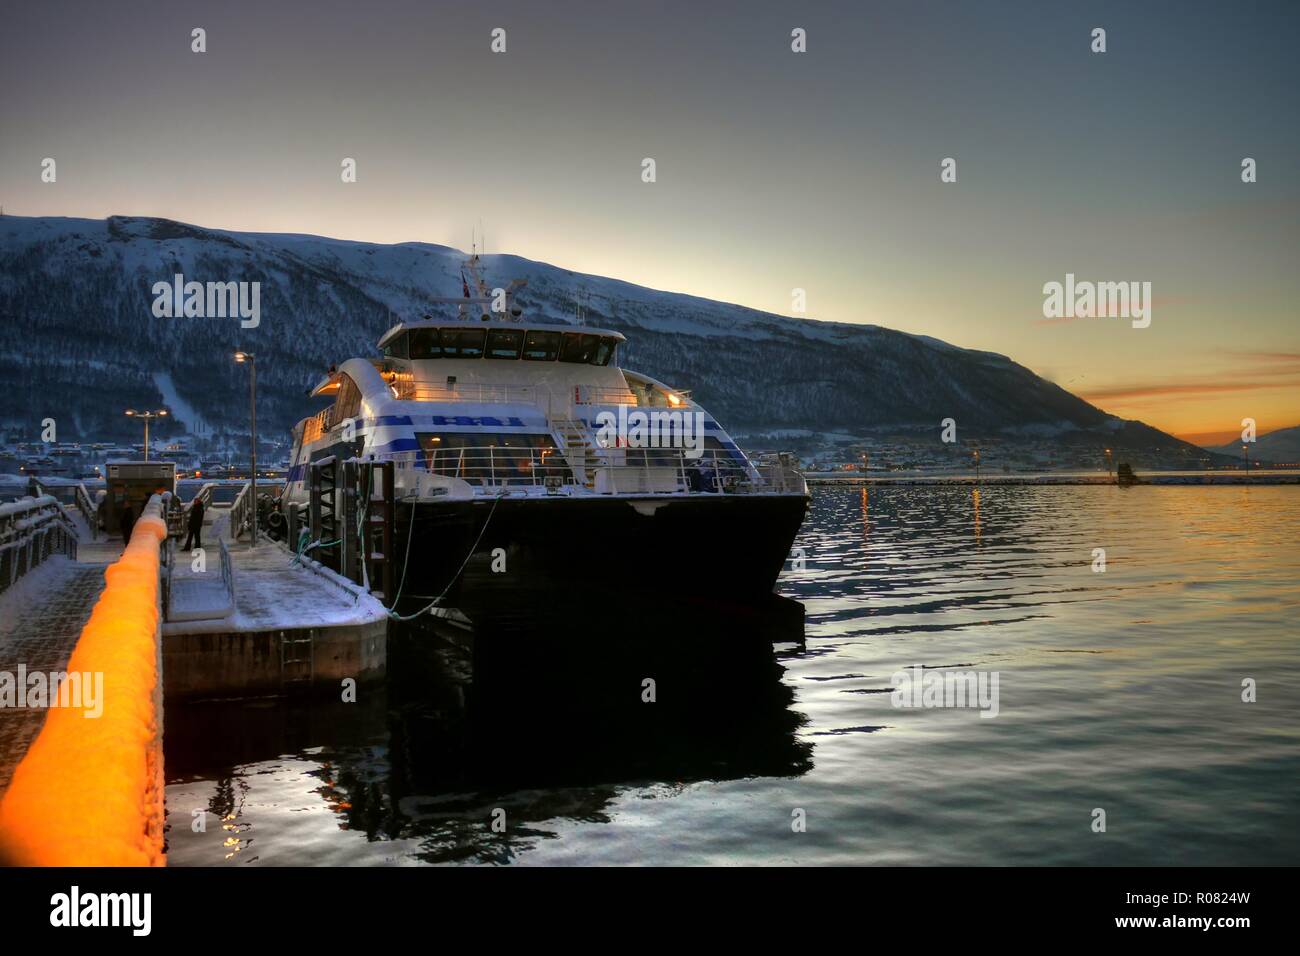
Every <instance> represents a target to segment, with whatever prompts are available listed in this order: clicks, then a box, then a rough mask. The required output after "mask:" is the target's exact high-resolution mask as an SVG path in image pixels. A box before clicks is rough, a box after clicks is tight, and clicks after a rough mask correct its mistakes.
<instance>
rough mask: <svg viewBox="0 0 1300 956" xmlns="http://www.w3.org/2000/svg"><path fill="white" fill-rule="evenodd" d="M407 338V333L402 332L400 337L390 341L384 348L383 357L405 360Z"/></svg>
mask: <svg viewBox="0 0 1300 956" xmlns="http://www.w3.org/2000/svg"><path fill="white" fill-rule="evenodd" d="M409 337H410V334H409V333H407V332H403V333H402V334H401V335H398V336H397V337H395V338H393V339H391V340H390V341H389V343H388V344H387V345H385V346H384V355H385V356H387V357H388V358H401V359H404V358H406V357H407V354H406V345H407V339H408V338H409Z"/></svg>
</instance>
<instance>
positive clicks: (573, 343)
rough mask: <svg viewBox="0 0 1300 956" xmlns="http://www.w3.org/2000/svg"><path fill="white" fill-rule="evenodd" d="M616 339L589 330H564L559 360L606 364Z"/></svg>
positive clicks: (586, 363) (611, 354) (612, 354)
mask: <svg viewBox="0 0 1300 956" xmlns="http://www.w3.org/2000/svg"><path fill="white" fill-rule="evenodd" d="M616 344H617V340H616V339H613V338H610V337H609V336H607V335H605V336H602V335H593V334H591V333H589V332H565V333H564V341H563V342H562V343H561V344H560V361H561V362H578V363H581V364H583V365H608V364H609V360H610V359H611V358H613V357H614V346H615V345H616Z"/></svg>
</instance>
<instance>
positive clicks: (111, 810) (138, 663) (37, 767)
mask: <svg viewBox="0 0 1300 956" xmlns="http://www.w3.org/2000/svg"><path fill="white" fill-rule="evenodd" d="M166 537H167V523H166V521H165V520H164V518H163V514H162V501H161V499H160V498H159V496H157V495H154V496H153V497H152V498H150V499H149V503H148V504H147V505H146V506H145V509H144V513H143V514H142V515H141V517H140V519H139V520H138V521H137V522H136V523H135V526H134V528H133V529H132V531H131V540H130V543H129V544H128V545H127V546H126V550H125V551H124V552H123V554H122V557H121V558H119V559H118V561H117V562H116V563H114V564H112V565H110V566H109V567H108V569H107V570H106V571H105V573H104V577H105V580H106V582H107V583H106V586H105V588H104V591H103V593H102V594H101V595H100V597H99V601H98V602H97V603H96V604H95V608H94V610H93V611H92V612H91V615H90V620H88V621H87V622H86V625H85V627H83V628H82V630H81V636H80V637H79V638H78V640H77V645H76V647H75V648H74V649H73V651H72V656H71V657H70V658H69V660H68V663H67V667H66V671H67V673H68V674H70V675H71V674H79V675H83V678H82V684H83V685H84V684H85V682H86V681H87V680H90V679H93V682H94V685H95V686H96V688H97V691H98V692H97V693H96V694H95V697H96V698H97V700H96V702H95V703H94V706H93V707H92V706H91V702H90V701H87V700H85V696H84V695H79V696H81V700H80V701H77V703H80V704H82V706H66V707H65V706H59V707H51V708H49V710H48V712H47V714H46V717H45V725H44V726H43V727H42V728H41V732H40V734H39V735H38V736H37V737H36V740H35V741H33V742H32V745H31V747H29V748H28V750H27V754H26V756H24V757H23V759H22V760H21V761H20V762H19V764H18V766H17V768H16V769H15V771H14V776H13V781H12V782H11V783H10V785H9V789H8V790H7V791H6V792H5V795H4V799H3V800H2V801H0V847H3V848H4V853H5V860H4V862H6V863H14V864H18V865H24V866H161V865H163V863H164V862H165V861H164V854H163V775H162V746H161V703H162V685H161V682H160V680H159V677H160V674H161V669H160V666H159V660H160V647H161V645H160V643H159V613H158V561H159V545H160V544H161V543H162V542H163V541H164V540H166ZM65 686H66V685H65ZM69 696H71V695H69ZM96 711H97V713H96Z"/></svg>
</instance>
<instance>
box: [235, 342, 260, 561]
mask: <svg viewBox="0 0 1300 956" xmlns="http://www.w3.org/2000/svg"><path fill="white" fill-rule="evenodd" d="M235 361H236V362H238V363H240V364H241V365H242V364H247V365H248V418H249V424H250V431H251V432H252V436H251V449H250V454H249V465H250V467H249V469H248V471H249V481H250V485H249V489H248V491H249V494H250V495H252V498H253V500H252V517H251V518H250V519H249V521H250V525H251V537H250V541H251V543H250V545H249V546H250V547H253V548H255V547H257V356H255V355H254V354H253V353H252V352H236V353H235Z"/></svg>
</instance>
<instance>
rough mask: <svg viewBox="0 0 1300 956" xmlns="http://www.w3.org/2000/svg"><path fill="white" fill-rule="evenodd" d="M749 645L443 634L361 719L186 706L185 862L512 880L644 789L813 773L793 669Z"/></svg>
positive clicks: (621, 636) (416, 637)
mask: <svg viewBox="0 0 1300 956" xmlns="http://www.w3.org/2000/svg"><path fill="white" fill-rule="evenodd" d="M426 620H427V619H426ZM669 635H676V636H671V637H670V636H669ZM750 637H752V635H746V634H738V633H735V625H734V624H733V625H728V624H727V623H726V622H724V621H718V620H713V621H708V620H705V619H702V618H699V617H695V618H693V619H691V620H688V621H683V620H678V621H677V622H676V627H675V628H669V629H665V625H664V623H663V622H659V623H658V624H655V623H653V622H651V621H649V620H646V619H644V618H641V617H638V618H637V620H636V621H633V622H625V623H623V624H621V625H620V628H619V630H618V632H617V633H610V632H609V631H605V632H603V633H600V634H579V633H571V632H566V631H562V630H556V629H554V627H552V628H550V629H548V630H547V631H545V632H525V631H515V632H501V633H493V634H483V633H480V634H472V633H470V632H467V631H463V630H461V629H458V628H454V627H449V626H446V625H437V626H434V625H431V624H428V623H426V624H424V625H422V626H420V627H412V626H407V627H405V628H404V629H401V630H400V631H397V632H395V633H394V634H392V635H391V636H390V639H389V654H390V660H389V677H388V679H387V680H386V681H385V682H383V683H382V684H379V685H376V686H371V687H365V686H363V687H362V688H361V692H360V694H359V699H358V702H357V703H344V702H342V701H341V700H332V699H319V698H317V699H312V700H290V699H284V698H267V699H259V700H242V701H209V702H185V703H177V704H175V705H172V706H169V707H168V708H167V711H166V714H165V720H166V755H165V756H166V769H167V775H168V778H169V781H170V783H169V787H168V813H169V832H168V841H169V846H168V853H169V859H170V861H171V862H172V863H173V864H218V863H222V862H225V861H229V862H264V863H277V864H286V863H290V864H315V863H321V862H324V861H325V859H327V858H328V855H329V853H330V852H332V851H333V849H336V848H337V847H338V845H339V844H338V840H339V838H338V836H333V837H332V836H330V833H331V832H334V833H337V831H340V830H342V831H351V832H353V833H354V834H356V836H357V837H358V838H363V839H364V841H365V846H364V847H358V846H350V848H349V849H348V851H347V858H346V860H344V862H401V861H408V862H410V861H422V862H455V861H468V862H494V863H502V862H509V861H511V860H513V859H515V858H517V857H518V855H519V854H521V853H524V852H526V851H527V850H528V849H530V848H531V847H534V846H536V845H537V843H538V842H539V841H541V840H546V839H549V838H551V837H553V836H555V835H556V834H557V832H558V831H560V830H562V829H564V828H565V827H569V826H572V825H574V824H580V823H591V822H607V821H608V820H610V819H611V817H612V815H613V814H614V812H615V811H614V809H613V806H612V805H613V803H614V801H615V800H616V799H617V798H618V797H619V795H620V793H621V792H622V791H624V790H626V789H627V788H628V787H636V788H638V789H639V790H647V791H648V792H649V793H651V794H653V797H654V798H656V799H664V798H671V797H673V796H674V795H675V794H677V793H679V792H681V791H682V790H683V789H685V788H688V787H689V786H691V785H692V784H694V783H697V782H700V781H725V780H741V779H745V778H750V777H795V776H798V775H801V774H804V773H806V772H807V771H808V770H809V769H811V767H812V761H811V751H812V746H811V744H810V743H809V742H806V741H804V740H801V739H799V737H798V736H797V732H798V729H799V727H800V725H801V724H802V723H803V721H804V718H803V717H802V715H801V714H799V713H797V712H796V711H794V710H793V709H792V708H791V704H792V701H793V692H792V691H791V689H790V688H789V686H787V684H786V683H784V682H783V681H782V680H781V675H782V673H783V672H784V667H783V666H782V665H781V664H779V663H778V662H777V660H776V658H775V657H774V655H773V653H772V648H771V644H770V643H767V642H764V641H755V640H752V639H750ZM651 696H653V702H648V701H647V698H649V697H651ZM195 809H202V810H205V811H206V817H205V820H206V825H207V829H206V832H201V833H195V832H193V828H192V826H191V822H192V820H193V819H194V814H193V811H194V810H195ZM500 811H504V820H505V822H506V824H507V825H506V826H505V827H504V830H503V832H494V830H493V827H492V820H493V815H494V813H496V814H497V816H500ZM325 815H328V817H329V819H328V820H327V819H326V818H325ZM308 821H311V822H310V824H309V823H308Z"/></svg>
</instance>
